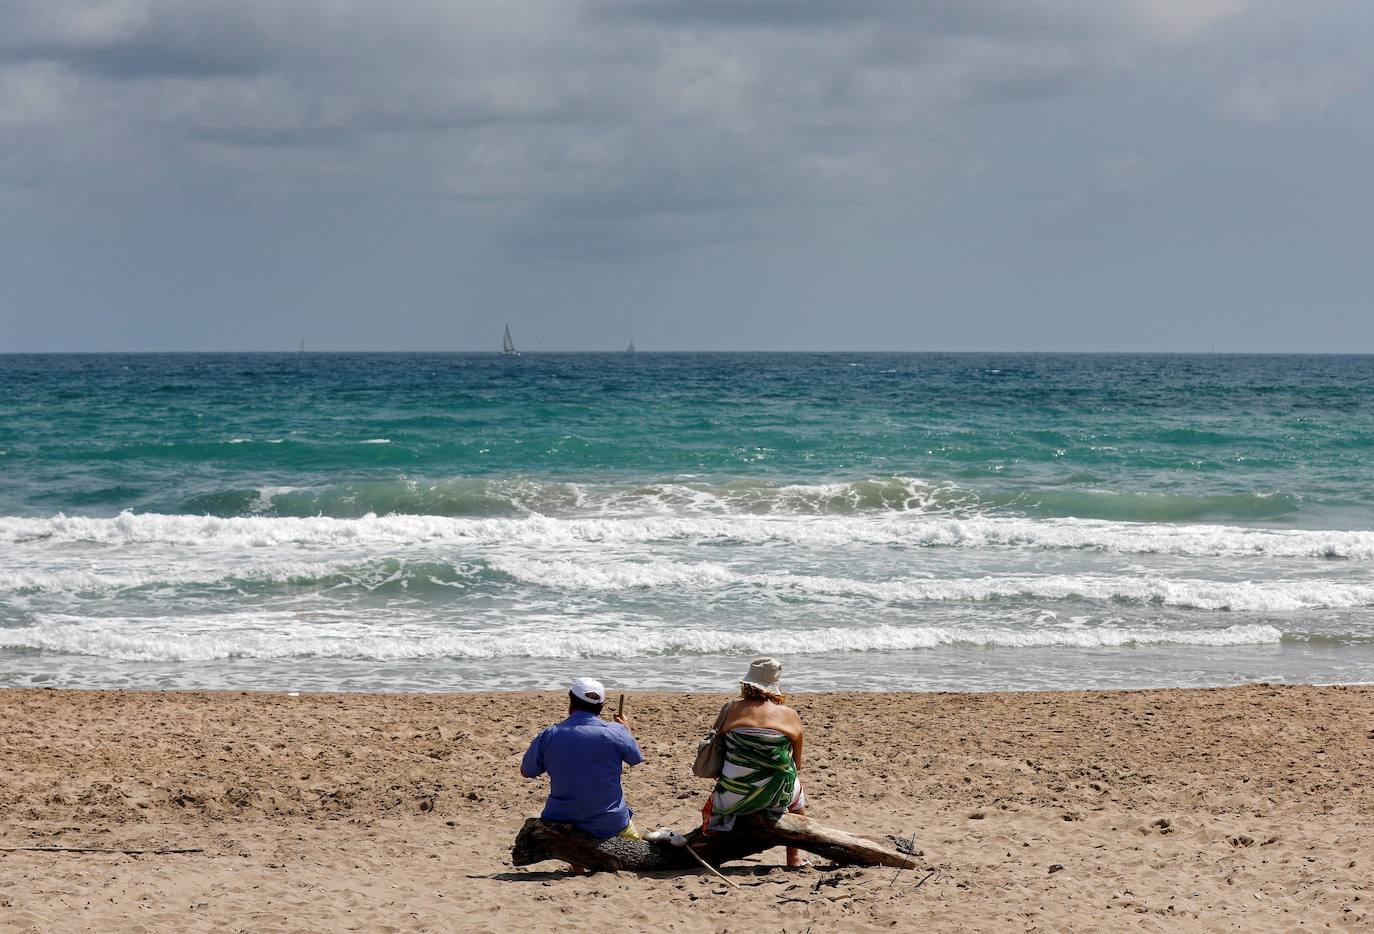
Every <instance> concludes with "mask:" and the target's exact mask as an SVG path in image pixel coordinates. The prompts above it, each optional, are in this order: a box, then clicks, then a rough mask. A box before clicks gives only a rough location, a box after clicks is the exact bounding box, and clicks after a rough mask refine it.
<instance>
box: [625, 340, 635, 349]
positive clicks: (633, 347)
mask: <svg viewBox="0 0 1374 934" xmlns="http://www.w3.org/2000/svg"><path fill="white" fill-rule="evenodd" d="M625 352H626V353H634V352H635V339H634V338H633V337H632V338H630V346H629V347H626V348H625Z"/></svg>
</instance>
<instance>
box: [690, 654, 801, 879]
mask: <svg viewBox="0 0 1374 934" xmlns="http://www.w3.org/2000/svg"><path fill="white" fill-rule="evenodd" d="M781 675H782V665H781V663H779V662H776V661H774V660H773V659H771V658H759V659H755V660H754V663H753V664H752V665H750V666H749V673H748V674H746V675H745V676H744V677H743V678H742V679H741V680H740V683H739V693H740V699H739V700H737V701H734V702H732V703H731V704H730V705H729V708H728V710H726V712H725V719H724V721H723V722H722V723H721V726H720V734H721V735H722V736H723V737H724V739H725V764H724V766H723V767H722V768H721V773H720V778H718V779H717V780H716V787H715V788H714V789H713V790H712V792H711V797H710V798H708V799H707V801H706V806H705V807H703V808H702V809H701V813H702V818H703V820H702V825H701V832H702V833H703V834H705V835H709V834H712V833H723V832H726V831H728V830H730V829H732V828H733V827H734V825H735V818H736V817H738V816H739V815H741V814H754V813H758V812H761V811H765V812H774V813H776V814H778V815H780V814H782V813H783V812H784V811H786V812H789V813H792V814H805V813H806V796H805V794H803V793H802V786H801V779H800V778H798V777H797V772H798V771H799V770H800V769H801V764H802V722H801V717H800V716H798V715H797V712H796V711H795V710H793V709H792V708H791V707H788V706H785V705H784V703H783V701H784V699H785V698H784V696H783V694H782V690H781V688H780V686H779V684H778V679H779V678H780V677H781ZM787 865H789V866H800V865H801V860H800V858H799V856H798V853H797V850H796V848H795V847H788V848H787Z"/></svg>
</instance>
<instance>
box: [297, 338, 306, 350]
mask: <svg viewBox="0 0 1374 934" xmlns="http://www.w3.org/2000/svg"><path fill="white" fill-rule="evenodd" d="M296 353H305V338H304V337H302V338H301V346H300V348H299V349H297V351H296Z"/></svg>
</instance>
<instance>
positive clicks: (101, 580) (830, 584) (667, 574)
mask: <svg viewBox="0 0 1374 934" xmlns="http://www.w3.org/2000/svg"><path fill="white" fill-rule="evenodd" d="M484 568H485V569H486V571H484ZM489 572H496V574H499V575H504V576H506V577H509V578H512V579H514V580H515V581H517V582H519V583H521V584H525V585H533V586H536V587H540V588H546V589H549V590H553V591H557V592H560V593H563V594H598V593H601V594H606V593H616V592H626V591H635V590H645V591H666V592H685V593H687V594H700V593H721V592H725V591H736V592H758V593H762V594H765V595H768V596H793V597H804V598H856V599H859V600H862V601H867V602H872V603H878V604H885V605H906V604H913V603H959V602H991V601H1004V600H1021V601H1036V600H1050V601H1083V602H1087V603H1112V602H1120V603H1129V604H1141V605H1159V606H1171V607H1179V608H1187V609H1201V610H1229V611H1242V612H1244V611H1249V612H1292V611H1297V610H1310V609H1324V608H1352V607H1365V606H1374V584H1364V583H1355V582H1349V581H1337V580H1329V579H1320V578H1319V579H1303V580H1269V581H1216V580H1205V579H1200V578H1166V577H1158V576H1149V575H1141V576H1135V575H1098V574H1014V575H999V576H983V577H974V578H969V577H963V578H948V577H916V578H895V579H878V580H865V579H856V578H849V577H836V576H828V575H817V574H800V573H788V572H779V573H749V572H746V571H740V570H735V569H733V568H730V567H728V566H726V565H724V564H721V563H718V562H710V561H703V562H679V561H670V560H666V559H661V558H655V559H631V560H606V559H599V560H591V559H582V560H568V559H545V558H536V557H522V556H501V557H491V558H489V559H488V560H487V561H486V562H485V563H482V562H465V563H462V564H451V563H445V562H436V561H435V560H434V559H433V558H428V559H426V558H416V559H414V560H410V561H407V560H401V559H396V558H388V559H381V560H366V561H356V560H355V561H348V560H340V561H334V562H302V561H271V562H267V561H257V562H244V563H236V564H235V565H233V566H232V567H228V568H226V567H223V566H222V565H220V564H219V563H217V562H215V563H211V564H201V565H199V566H196V565H194V564H192V565H189V566H180V567H175V566H174V567H171V568H168V567H162V566H151V567H145V568H141V569H140V568H134V569H97V570H93V569H91V568H88V567H64V568H52V569H44V570H41V571H30V570H18V571H7V570H0V593H6V592H8V593H49V594H54V593H74V594H81V593H102V592H113V591H122V590H128V589H132V588H140V587H158V586H177V587H188V586H201V587H218V588H222V589H233V588H235V587H238V586H240V585H243V584H250V583H251V584H273V583H276V584H287V583H289V584H295V585H300V586H310V585H312V584H314V585H317V586H322V587H324V588H325V589H339V588H344V587H351V588H359V589H363V590H375V589H376V588H378V587H381V586H384V585H386V584H391V583H396V582H406V581H415V580H419V581H423V582H425V583H432V584H436V585H448V586H459V587H461V586H465V585H466V583H467V582H473V581H477V580H479V579H481V578H483V577H488V578H489V577H490V573H489ZM436 574H437V575H438V576H436Z"/></svg>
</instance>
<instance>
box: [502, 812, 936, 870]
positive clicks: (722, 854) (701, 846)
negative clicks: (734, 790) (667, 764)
mask: <svg viewBox="0 0 1374 934" xmlns="http://www.w3.org/2000/svg"><path fill="white" fill-rule="evenodd" d="M686 837H687V846H688V847H691V848H692V850H694V851H695V852H696V854H697V856H700V857H701V858H702V859H703V860H705V861H706V862H708V863H710V864H712V865H713V866H719V865H720V864H721V863H728V862H730V861H731V860H737V859H742V858H744V857H746V856H750V855H752V854H754V853H761V852H763V851H764V850H768V849H772V848H773V847H775V846H794V847H797V848H798V849H801V850H806V851H807V852H808V853H814V854H816V855H817V856H823V857H825V858H826V859H829V860H832V861H834V862H836V863H839V864H840V865H844V866H894V867H898V868H901V869H915V868H917V863H916V860H915V859H914V858H913V857H915V856H919V855H921V854H920V853H919V852H918V851H916V849H915V847H914V846H913V845H912V844H911V842H910V841H907V840H902V839H900V838H898V837H888V838H887V841H886V842H882V841H878V840H870V839H868V838H867V837H860V836H856V835H855V834H852V833H847V832H845V831H843V830H836V829H835V828H833V827H827V826H825V825H824V824H821V823H818V822H817V821H815V820H813V819H811V818H809V817H803V816H802V815H800V814H784V815H782V816H781V817H779V818H778V819H777V820H776V821H770V820H768V819H767V818H764V817H760V816H757V815H750V816H747V817H742V818H740V819H739V820H738V821H736V823H735V829H734V830H731V831H730V832H729V833H714V834H711V835H710V836H705V835H703V834H702V833H701V831H700V830H693V831H692V832H691V833H689V834H686ZM686 850H687V848H686V847H676V846H673V845H672V844H671V843H669V842H668V841H666V840H663V841H649V840H626V839H622V838H620V837H611V838H610V839H608V840H602V839H598V838H597V837H593V836H592V835H591V834H588V833H584V832H582V831H580V830H578V829H576V828H574V827H573V826H572V825H570V824H564V823H560V822H558V821H546V820H542V819H540V818H538V817H531V818H530V819H529V820H527V821H525V825H524V826H523V827H521V828H520V833H519V834H518V835H517V836H516V838H515V845H514V846H512V847H511V851H510V852H511V863H512V864H514V865H516V866H529V865H532V864H534V863H540V862H543V861H544V860H546V859H561V860H563V861H564V862H568V863H572V864H574V865H577V866H585V867H586V868H588V869H605V870H627V871H629V872H654V871H657V870H671V869H695V868H698V863H697V861H696V860H695V859H693V858H692V854H691V853H688V852H687V851H686Z"/></svg>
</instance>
